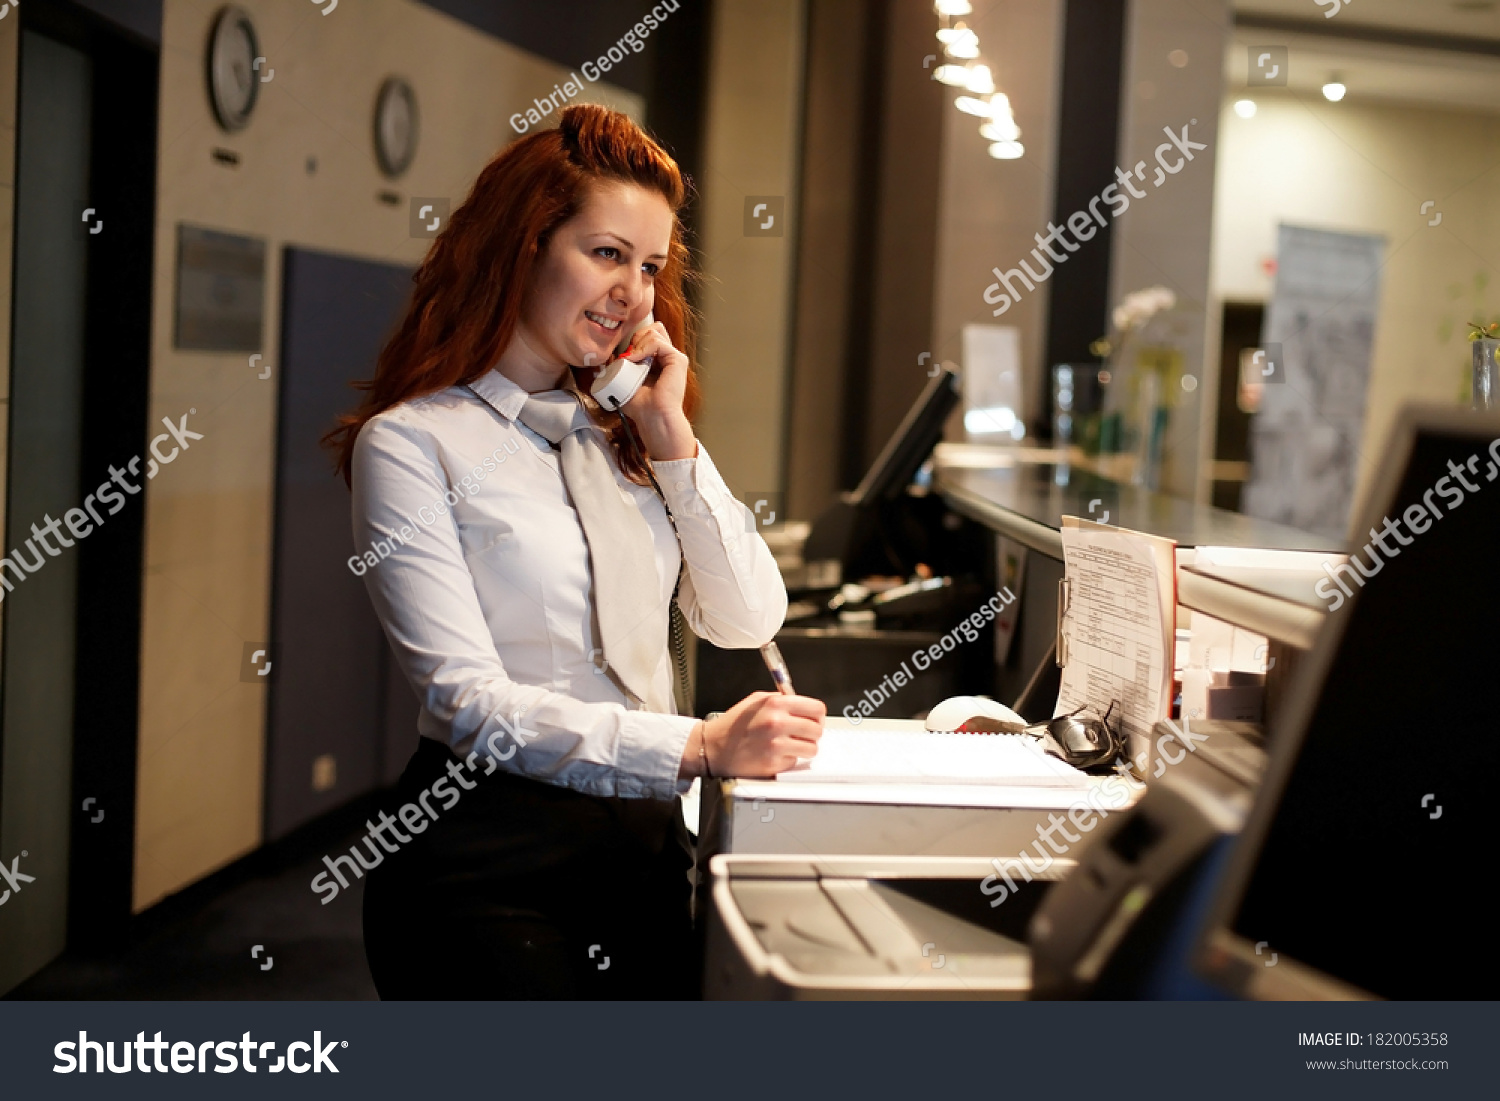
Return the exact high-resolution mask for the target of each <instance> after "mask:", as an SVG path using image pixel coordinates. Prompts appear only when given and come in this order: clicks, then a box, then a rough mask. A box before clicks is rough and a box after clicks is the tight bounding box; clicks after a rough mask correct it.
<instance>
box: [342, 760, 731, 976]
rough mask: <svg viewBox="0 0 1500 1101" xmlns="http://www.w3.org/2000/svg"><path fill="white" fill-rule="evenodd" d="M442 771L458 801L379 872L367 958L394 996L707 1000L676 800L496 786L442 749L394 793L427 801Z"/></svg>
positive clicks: (515, 783)
mask: <svg viewBox="0 0 1500 1101" xmlns="http://www.w3.org/2000/svg"><path fill="white" fill-rule="evenodd" d="M450 762H452V763H453V764H454V765H455V766H457V768H458V770H459V774H460V775H461V776H462V777H463V778H464V779H465V780H467V781H468V783H470V784H472V785H474V786H473V788H472V789H464V788H463V787H462V785H461V784H460V783H459V782H458V780H457V779H456V778H454V777H453V776H451V775H450V770H449V768H448V766H449V763H450ZM444 776H448V777H449V780H448V785H449V786H450V787H451V788H452V789H454V790H459V791H460V792H461V797H460V799H459V801H458V803H457V804H455V805H454V806H453V807H452V808H451V809H448V810H437V813H438V818H437V821H435V822H432V823H431V824H430V825H429V826H428V827H427V829H426V830H425V831H424V832H423V833H421V834H414V835H413V836H412V837H411V840H410V842H408V843H406V844H404V845H402V846H401V848H400V851H399V852H397V853H395V854H392V855H388V856H386V857H385V858H384V860H383V861H382V862H381V863H380V865H379V866H377V867H376V868H374V869H372V870H370V871H369V872H368V873H367V882H366V886H365V897H364V935H365V956H366V959H367V960H368V961H369V965H370V974H371V976H372V977H373V978H374V980H375V988H376V990H377V991H379V993H380V996H381V997H382V998H385V999H513V998H525V999H532V998H588V999H594V998H696V997H699V996H700V991H701V980H700V968H699V966H698V965H699V962H700V957H699V953H698V951H697V947H696V943H695V941H694V937H693V930H692V922H691V918H690V911H689V899H690V897H691V884H690V883H689V880H688V874H689V871H690V869H691V867H692V854H691V847H690V842H689V835H688V834H687V832H686V829H685V827H684V826H683V825H682V814H681V810H680V808H679V804H678V801H677V800H675V799H673V800H671V801H669V802H668V801H657V800H649V799H605V798H599V797H596V796H590V795H584V794H581V793H579V792H576V791H572V790H570V789H567V788H562V787H557V786H555V785H551V784H543V783H539V782H537V781H534V780H528V779H525V778H523V777H519V776H515V775H513V774H511V773H507V772H504V771H501V770H498V769H497V770H496V771H494V772H492V773H491V774H490V775H488V776H486V775H484V774H483V768H482V767H481V768H478V769H475V770H473V771H470V770H469V769H467V768H463V767H462V765H461V764H460V763H459V758H457V757H456V756H454V754H453V753H452V751H451V750H449V748H448V747H447V746H445V745H442V744H440V743H438V742H436V741H433V740H432V739H430V738H422V739H420V745H419V747H418V749H417V751H416V753H414V754H413V755H412V758H411V760H410V762H408V764H407V766H406V770H405V771H404V772H403V773H402V775H401V779H400V781H399V782H398V784H397V792H398V796H399V798H400V800H401V801H402V802H403V803H412V804H416V803H417V801H418V798H419V797H420V795H421V793H422V792H423V791H424V790H428V789H430V787H431V785H432V784H433V783H434V782H435V781H437V780H439V779H441V778H442V777H444ZM428 804H429V805H431V806H433V807H434V809H436V808H438V807H441V805H442V803H441V802H440V801H439V800H436V799H434V798H433V797H432V796H430V795H429V797H428ZM386 810H387V812H388V813H391V814H393V815H394V814H396V813H397V807H388V808H386ZM413 817H415V815H413Z"/></svg>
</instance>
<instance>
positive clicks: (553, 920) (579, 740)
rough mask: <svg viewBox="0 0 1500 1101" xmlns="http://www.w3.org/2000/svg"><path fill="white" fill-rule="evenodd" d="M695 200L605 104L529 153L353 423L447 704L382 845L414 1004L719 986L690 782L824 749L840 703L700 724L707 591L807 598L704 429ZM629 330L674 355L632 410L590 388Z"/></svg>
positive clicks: (375, 906) (383, 526) (759, 601)
mask: <svg viewBox="0 0 1500 1101" xmlns="http://www.w3.org/2000/svg"><path fill="white" fill-rule="evenodd" d="M685 197H686V196H685V188H684V184H683V180H682V176H681V174H680V173H679V171H678V169H677V166H676V164H675V163H673V161H672V159H671V158H670V157H669V156H667V154H666V153H665V152H664V151H663V150H662V149H661V147H660V146H658V145H657V144H656V143H655V142H654V141H652V140H651V139H650V138H649V137H647V136H646V134H645V133H644V132H642V131H641V130H640V129H639V128H638V127H637V126H636V125H635V124H634V123H633V122H632V121H631V120H630V119H629V118H627V117H626V116H624V115H622V114H620V113H618V112H615V111H610V110H607V109H605V108H602V107H597V106H589V105H580V106H575V107H570V108H568V109H567V110H565V111H564V112H563V113H562V117H561V120H560V125H559V127H558V128H557V129H554V130H546V131H542V132H539V133H535V134H531V135H528V136H527V137H524V138H522V139H520V140H518V141H516V142H514V143H513V144H511V145H510V146H509V147H507V148H506V149H504V150H503V151H502V152H500V153H499V154H498V155H497V156H496V157H495V158H494V159H493V160H492V161H491V162H490V163H489V164H488V165H487V166H486V167H485V168H484V170H483V171H482V172H481V173H480V174H479V178H478V179H477V181H476V182H475V184H474V187H473V189H472V191H471V192H470V194H469V195H468V197H467V198H466V200H465V201H464V203H463V205H461V206H460V207H459V208H458V209H457V210H455V211H454V212H453V214H452V218H451V220H450V222H449V224H448V226H447V228H446V229H444V230H443V232H442V233H441V234H440V235H439V236H438V237H437V239H436V240H435V241H434V242H433V245H432V248H431V250H430V251H429V252H428V254H427V257H426V259H425V260H424V261H423V263H422V265H421V266H420V267H419V268H418V269H417V272H416V274H415V275H414V276H413V283H414V289H413V292H412V296H411V300H410V303H409V305H408V307H407V310H406V314H405V316H404V318H403V319H402V321H401V323H400V325H399V326H398V328H397V329H396V331H395V333H394V335H393V336H392V337H391V338H390V340H389V342H388V343H387V344H386V346H385V348H384V350H383V351H382V353H381V355H380V358H379V361H378V363H377V366H376V372H375V377H374V379H373V380H372V381H370V382H369V383H367V384H365V386H366V390H367V393H366V397H365V400H364V402H363V404H362V405H361V407H360V408H359V410H358V411H357V412H356V413H354V414H352V415H350V416H348V417H346V418H344V422H343V423H342V425H341V426H340V427H339V428H338V429H336V430H335V431H334V432H333V433H331V434H330V437H329V440H330V443H331V444H333V445H334V446H335V447H336V449H337V452H338V463H339V470H340V472H341V473H342V474H343V475H344V477H345V479H346V480H348V481H349V482H350V485H351V488H352V490H353V517H354V540H355V546H356V547H358V548H361V549H363V548H366V547H369V548H371V550H370V551H369V552H368V553H364V554H362V555H361V556H358V557H357V558H356V559H352V560H351V567H353V568H355V569H356V570H357V572H361V573H362V576H363V577H364V579H365V585H366V587H367V590H368V592H369V594H370V599H371V601H372V603H373V604H374V606H375V610H376V614H377V615H378V616H379V618H380V621H381V624H382V626H383V627H384V629H385V633H386V636H387V638H388V639H389V640H390V643H391V646H392V648H393V649H394V651H395V653H396V655H397V658H398V660H399V662H400V665H401V668H402V670H403V672H404V673H405V674H406V677H407V679H408V681H410V683H411V685H412V687H413V688H414V689H415V690H416V693H417V695H418V697H419V698H420V701H421V712H420V718H419V721H418V733H419V734H420V735H421V737H420V738H419V739H418V746H419V748H418V749H417V751H416V753H415V754H414V755H413V756H412V759H411V761H410V763H409V764H408V765H407V767H406V770H405V772H404V773H403V775H402V777H401V780H400V782H399V785H398V791H399V793H400V796H401V798H402V799H403V801H404V803H405V805H403V806H402V807H401V808H400V813H399V815H398V816H397V817H389V816H386V815H385V814H384V812H382V818H381V826H380V829H379V832H377V833H376V837H377V838H378V839H379V840H380V842H381V845H382V846H383V848H382V849H381V850H376V848H375V846H374V845H373V844H370V845H369V846H368V848H369V849H370V852H369V856H370V857H371V858H372V861H373V862H372V863H370V864H366V863H365V861H364V858H363V856H360V854H361V853H362V852H363V851H364V850H362V849H359V848H356V849H355V850H353V852H354V853H355V855H356V856H359V859H360V864H361V865H362V866H363V867H364V868H368V869H369V876H368V883H367V885H366V889H365V902H364V922H365V951H366V956H367V958H368V960H369V963H370V971H371V974H372V975H373V977H374V979H375V984H376V987H377V989H378V990H379V992H380V995H381V997H383V998H504V997H520V998H537V997H693V996H695V995H696V993H697V978H696V971H697V966H696V965H697V960H696V959H695V953H694V951H693V948H692V945H693V939H692V936H691V924H690V920H689V909H688V904H689V891H690V885H689V880H688V872H689V869H690V867H691V853H690V849H689V847H688V838H687V835H686V833H685V828H684V827H683V824H682V816H681V810H680V807H681V804H680V800H679V798H678V796H680V795H681V794H682V793H684V792H685V791H686V790H687V788H688V786H689V785H690V783H691V782H692V780H693V779H694V778H695V777H698V776H704V777H720V776H757V777H768V776H774V775H775V774H776V773H777V772H779V771H781V770H783V769H785V768H787V767H790V766H791V765H792V764H794V763H795V762H796V760H797V758H798V757H799V756H801V757H810V756H812V755H813V754H814V753H816V751H817V739H818V737H819V735H820V733H821V729H822V727H821V721H822V718H823V715H824V712H825V709H824V706H823V704H822V703H821V702H819V701H817V700H813V699H809V698H805V697H801V696H791V695H778V694H772V693H768V692H757V693H755V694H753V695H751V696H749V697H747V698H746V699H744V700H743V701H741V702H740V703H739V704H737V705H735V706H734V707H733V708H731V709H730V710H729V711H728V712H726V713H724V714H723V715H720V716H717V717H715V718H712V719H710V720H707V721H700V720H698V719H695V718H692V717H691V716H683V715H678V714H677V713H676V711H677V709H676V706H675V704H674V700H673V688H672V684H673V668H674V662H673V661H672V660H671V659H670V658H669V649H673V650H675V649H678V647H677V646H676V645H675V643H676V642H678V641H679V639H678V637H677V628H678V624H677V622H676V621H675V619H673V617H674V615H675V614H677V610H680V615H681V617H682V619H684V620H685V621H686V623H687V625H688V626H689V627H691V628H692V630H693V631H694V632H696V633H697V634H698V635H699V636H700V637H703V638H706V639H709V640H710V641H712V642H714V643H715V644H717V645H719V646H727V647H755V646H760V645H763V644H764V643H766V642H767V641H769V640H770V639H771V638H772V636H773V635H774V634H775V632H776V631H777V630H778V629H779V628H780V626H781V623H782V620H783V617H784V615H785V612H786V590H785V589H784V588H783V586H782V583H781V579H780V575H779V573H778V571H777V568H776V564H775V561H774V560H773V559H772V557H771V554H770V552H769V550H768V548H767V547H766V545H765V542H764V540H762V539H761V537H760V536H759V534H758V533H757V532H756V530H755V525H754V523H753V522H751V521H749V520H748V519H747V518H748V517H749V510H747V509H746V508H745V507H744V506H743V505H742V504H740V503H739V502H738V501H736V500H735V499H734V497H733V495H732V494H731V493H730V491H729V489H728V487H727V486H726V485H725V484H724V480H723V478H722V477H720V475H719V473H718V471H717V470H716V469H715V468H714V466H713V462H712V460H711V459H710V458H709V456H708V454H707V452H705V451H704V450H703V449H702V447H701V446H700V445H699V443H698V441H697V440H696V439H695V438H694V435H693V429H692V424H691V422H690V417H691V416H692V414H693V413H694V411H695V409H696V406H697V403H698V388H697V384H696V380H695V379H694V377H693V367H692V363H691V357H692V354H693V350H694V332H693V317H692V314H691V311H690V309H689V307H688V305H687V302H686V300H685V298H684V295H683V282H684V279H685V278H686V277H687V274H688V273H687V259H688V253H687V248H686V246H685V245H684V243H683V241H682V232H681V227H680V224H679V221H678V212H679V210H680V208H681V206H682V204H683V202H684V200H685ZM648 314H651V315H654V320H651V319H649V318H648ZM646 322H649V323H646ZM643 323H644V324H643ZM638 326H639V328H638ZM622 345H625V346H626V347H625V349H624V353H623V354H624V355H625V356H626V357H627V358H629V359H630V360H631V361H632V362H636V363H642V362H645V361H646V360H647V359H648V358H649V359H650V360H651V364H652V365H651V367H650V370H649V373H648V374H647V376H646V379H645V381H644V383H643V384H642V385H641V387H640V389H639V390H638V391H637V392H636V393H635V395H634V396H633V397H632V398H630V399H629V400H628V401H627V402H626V403H625V404H624V406H623V409H622V410H619V409H616V410H609V411H606V410H604V409H602V408H600V406H599V405H598V404H597V403H596V402H595V401H594V400H593V399H592V398H591V397H590V395H589V393H588V390H589V386H590V384H591V383H592V382H593V379H594V374H595V368H596V367H597V366H598V365H602V364H607V363H609V362H610V361H611V360H612V359H613V358H614V357H615V354H616V352H617V351H619V350H620V347H621V346H622ZM669 637H670V638H671V639H672V641H673V643H674V645H673V646H671V647H669V645H668V639H669ZM678 664H679V668H680V669H681V663H680V662H679V663H678ZM681 671H685V670H681ZM387 835H389V836H387ZM341 878H342V877H341Z"/></svg>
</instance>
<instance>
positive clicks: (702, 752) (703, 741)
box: [698, 723, 714, 780]
mask: <svg viewBox="0 0 1500 1101" xmlns="http://www.w3.org/2000/svg"><path fill="white" fill-rule="evenodd" d="M698 758H699V760H701V761H702V762H703V775H704V778H705V779H709V780H712V779H714V771H713V769H712V768H710V767H709V765H708V724H707V723H704V724H703V731H702V733H700V734H699V735H698Z"/></svg>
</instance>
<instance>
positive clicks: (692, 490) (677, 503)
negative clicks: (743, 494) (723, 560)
mask: <svg viewBox="0 0 1500 1101" xmlns="http://www.w3.org/2000/svg"><path fill="white" fill-rule="evenodd" d="M651 465H652V466H653V467H654V468H655V469H656V475H657V480H658V481H659V482H661V491H662V493H663V495H665V497H666V498H667V504H668V505H669V506H670V507H671V509H672V513H673V515H675V516H709V515H712V516H713V517H714V519H716V520H718V521H720V524H721V526H722V525H723V522H724V521H725V519H726V518H728V517H729V516H733V515H734V514H735V513H736V511H737V510H736V508H735V506H737V505H739V501H737V500H736V499H735V496H734V494H733V493H731V492H730V491H729V486H728V485H726V484H725V482H724V478H723V476H722V475H721V474H720V473H719V468H718V467H716V466H714V461H713V460H712V459H710V458H709V457H708V451H707V450H706V449H704V448H703V447H701V446H700V447H699V448H698V454H697V455H696V456H694V457H693V458H691V459H672V460H670V461H668V462H664V463H657V462H653V463H652V464H651ZM740 507H743V506H740ZM730 527H731V528H732V527H733V523H732V522H731V524H730Z"/></svg>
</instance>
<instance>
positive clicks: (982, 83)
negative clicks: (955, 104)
mask: <svg viewBox="0 0 1500 1101" xmlns="http://www.w3.org/2000/svg"><path fill="white" fill-rule="evenodd" d="M964 87H965V88H967V89H968V90H969V91H971V92H973V93H974V94H975V95H981V96H987V95H989V94H990V93H991V92H993V91H994V90H995V78H994V77H993V76H991V75H990V67H989V66H988V65H972V66H970V68H969V77H968V80H967V81H966V82H965V83H964Z"/></svg>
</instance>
